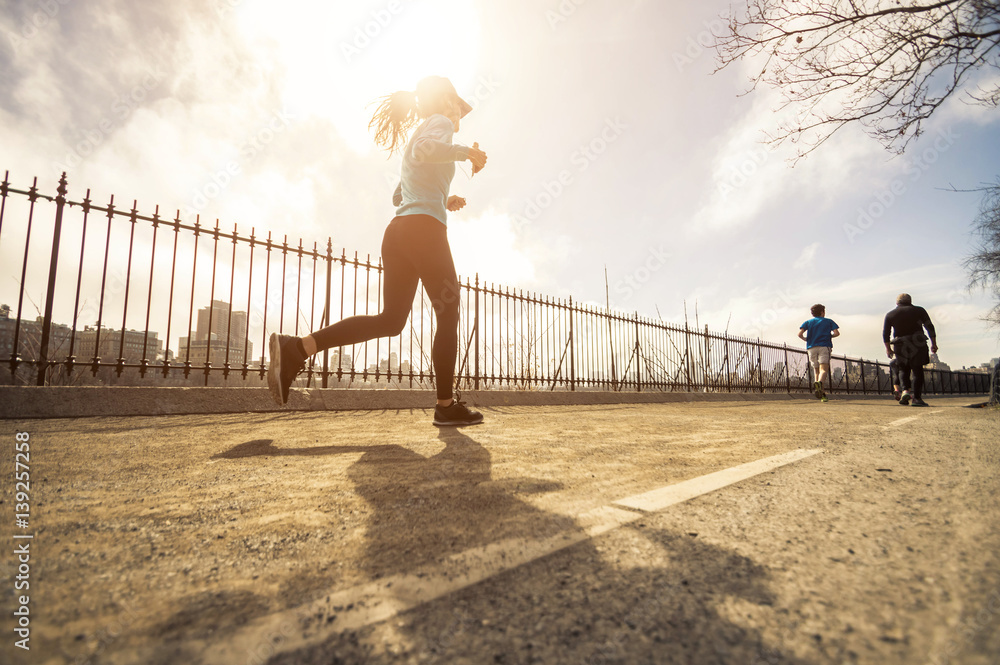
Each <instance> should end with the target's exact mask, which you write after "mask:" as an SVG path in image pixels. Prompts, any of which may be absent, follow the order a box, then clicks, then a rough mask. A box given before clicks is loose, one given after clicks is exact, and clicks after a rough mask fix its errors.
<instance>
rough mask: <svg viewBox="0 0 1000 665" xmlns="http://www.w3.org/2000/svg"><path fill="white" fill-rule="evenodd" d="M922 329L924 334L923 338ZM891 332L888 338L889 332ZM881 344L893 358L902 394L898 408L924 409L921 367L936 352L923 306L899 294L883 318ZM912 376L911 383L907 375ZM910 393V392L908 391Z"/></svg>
mask: <svg viewBox="0 0 1000 665" xmlns="http://www.w3.org/2000/svg"><path fill="white" fill-rule="evenodd" d="M924 329H926V330H927V334H926V335H924ZM890 331H891V332H892V337H890V335H889V333H890ZM927 338H930V341H931V345H930V350H929V351H928V348H927ZM882 341H883V342H885V352H886V354H887V355H888V356H889V357H890V358H892V357H893V355H895V356H896V363H897V365H898V367H899V380H900V383H901V384H902V388H903V394H902V395H901V396H900V398H899V403H900V404H902V405H904V406H905V405H907V404H910V401H911V399H912V403H913V406H927V403H926V402H925V401H924V400H923V399H921V393H922V392H923V389H924V365H926V364H927V363H929V362H930V361H931V358H930V354H931V353H937V350H938V347H937V342H936V334H935V332H934V324H933V323H931V317H930V315H928V314H927V310H925V309H924V308H923V307H917V306H916V305H914V304H913V301H912V299H911V298H910V294H908V293H900V294H899V296H897V298H896V309H894V310H892V311H891V312H889V313H888V314H886V315H885V323H883V324H882ZM911 372H912V373H913V381H912V384H911V382H910V373H911ZM911 385H912V388H913V392H912V393H911V392H910V388H911Z"/></svg>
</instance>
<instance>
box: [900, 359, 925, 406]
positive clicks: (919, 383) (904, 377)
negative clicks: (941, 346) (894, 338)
mask: <svg viewBox="0 0 1000 665" xmlns="http://www.w3.org/2000/svg"><path fill="white" fill-rule="evenodd" d="M896 358H897V360H898V365H897V367H898V372H899V385H900V387H901V388H902V389H903V390H910V391H911V392H912V393H913V397H914V398H915V399H920V397H921V396H922V395H923V393H924V366H923V365H922V364H920V360H919V359H917V358H902V357H900V356H896ZM910 372H913V382H912V383H911V382H910ZM911 388H912V390H911Z"/></svg>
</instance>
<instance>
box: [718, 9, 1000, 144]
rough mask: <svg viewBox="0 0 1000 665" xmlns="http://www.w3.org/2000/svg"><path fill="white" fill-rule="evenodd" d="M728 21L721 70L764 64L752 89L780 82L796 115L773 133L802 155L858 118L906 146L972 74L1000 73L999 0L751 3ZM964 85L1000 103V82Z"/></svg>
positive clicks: (975, 98)
mask: <svg viewBox="0 0 1000 665" xmlns="http://www.w3.org/2000/svg"><path fill="white" fill-rule="evenodd" d="M728 26H729V27H728V31H727V33H726V34H724V35H716V40H717V41H716V52H717V55H718V59H719V66H718V68H717V69H716V71H720V70H722V69H725V68H726V67H728V66H730V65H732V64H733V63H735V62H741V61H749V62H752V63H754V64H756V63H757V62H758V61H760V65H759V67H760V68H759V70H756V69H755V71H756V72H757V73H756V74H753V75H751V77H750V87H749V90H748V91H747V92H750V91H752V90H755V89H757V88H758V87H759V86H761V85H766V86H770V87H773V88H776V89H778V90H779V91H780V92H781V94H782V98H783V101H782V103H781V104H780V105H779V108H778V110H791V111H795V112H796V113H795V116H794V117H793V118H792V119H791V120H789V121H785V122H783V123H782V124H780V125H779V127H778V128H777V130H776V131H775V132H774V133H771V134H769V135H768V141H769V142H770V143H771V144H774V145H777V144H781V143H783V142H785V141H789V142H791V143H795V144H797V145H798V146H799V148H798V151H797V158H796V159H798V158H801V157H802V156H804V155H806V154H808V153H810V152H812V151H813V150H815V149H816V148H817V147H819V146H820V145H822V144H823V143H824V142H825V141H826V140H828V139H829V138H830V137H831V136H833V134H835V133H836V132H837V131H838V130H840V129H841V128H842V127H844V126H845V125H848V124H850V123H853V122H859V123H861V124H862V125H863V126H864V127H865V128H866V131H867V132H868V133H869V134H870V135H872V136H873V137H875V138H876V139H878V140H879V141H880V142H881V143H882V144H883V145H884V146H885V147H886V149H888V150H890V151H893V152H896V153H902V152H903V151H904V150H905V149H906V147H907V146H908V145H909V143H910V141H912V140H913V139H915V138H917V137H918V136H920V134H921V132H922V127H923V123H924V121H925V120H927V119H928V118H929V117H930V116H931V115H932V114H933V113H934V112H935V111H936V110H937V109H938V108H939V107H940V106H941V104H943V103H944V102H945V100H947V99H948V98H949V97H951V96H952V95H953V94H954V93H955V92H959V91H962V90H963V89H964V87H965V84H966V82H967V79H969V78H970V77H971V76H972V75H973V74H975V73H976V72H978V71H979V70H982V69H988V68H993V69H998V70H1000V1H998V0H942V1H940V2H933V3H926V4H920V3H918V2H916V1H915V0H909V1H907V0H800V1H798V2H783V1H782V0H748V4H747V6H746V11H745V12H744V13H742V14H739V15H737V14H733V15H732V16H730V17H729V20H728ZM966 92H967V98H968V100H969V101H971V102H973V103H978V104H983V105H986V106H991V107H994V108H995V107H997V106H998V105H1000V86H998V87H997V88H995V89H990V90H982V89H981V88H980V89H978V90H977V91H976V92H975V93H973V92H971V91H966Z"/></svg>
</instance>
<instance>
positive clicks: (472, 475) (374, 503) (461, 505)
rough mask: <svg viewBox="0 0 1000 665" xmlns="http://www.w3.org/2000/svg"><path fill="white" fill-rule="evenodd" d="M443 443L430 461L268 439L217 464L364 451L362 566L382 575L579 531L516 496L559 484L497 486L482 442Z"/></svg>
mask: <svg viewBox="0 0 1000 665" xmlns="http://www.w3.org/2000/svg"><path fill="white" fill-rule="evenodd" d="M438 438H439V439H440V440H441V441H443V442H444V444H445V447H444V450H442V451H441V452H439V453H437V454H436V455H432V456H430V457H424V456H423V455H420V454H418V453H416V452H414V451H412V450H410V449H408V448H405V447H403V446H399V445H365V446H340V445H338V446H314V447H313V446H310V447H305V448H280V447H277V446H275V445H274V441H273V440H271V439H257V440H254V441H247V442H245V443H241V444H239V445H237V446H234V447H233V448H230V449H229V450H227V451H225V452H221V453H218V454H216V455H213V456H212V459H241V458H245V457H280V456H315V455H338V454H345V453H359V452H360V453H363V454H362V455H361V457H360V458H359V459H358V461H356V462H355V463H354V464H352V465H351V466H350V467H349V468H348V470H347V476H348V478H350V480H351V481H352V482H353V483H354V485H355V491H356V492H357V493H358V495H359V496H361V497H362V498H364V499H365V500H366V501H367V502H368V503H369V504H370V505H371V507H372V515H371V517H370V518H369V520H368V524H367V532H366V551H365V556H364V557H363V560H362V565H363V567H364V568H365V569H366V570H370V571H371V572H372V573H375V574H378V575H391V574H394V573H398V572H405V571H409V570H412V569H413V568H415V567H418V566H420V565H424V564H427V563H428V562H432V561H436V560H440V559H441V558H444V557H446V556H448V555H451V554H456V553H458V552H461V551H464V550H466V549H470V548H473V547H480V546H483V545H487V544H489V543H493V542H496V541H498V540H502V539H505V538H515V537H519V538H523V537H526V536H529V537H531V538H545V537H548V536H551V535H554V534H556V533H559V532H561V531H566V530H572V529H575V528H576V527H575V522H574V520H572V519H571V518H569V517H565V516H561V515H554V514H552V513H547V512H545V511H543V510H540V509H538V508H536V507H535V506H533V505H531V504H530V503H527V502H526V501H523V500H522V499H521V498H519V497H518V495H524V494H529V493H542V492H549V491H554V490H557V489H560V488H561V487H562V485H561V483H558V482H553V481H550V480H546V479H537V478H516V479H509V480H505V481H502V482H494V481H493V479H492V477H491V460H490V454H489V451H487V450H486V449H485V448H484V447H483V446H482V445H480V444H479V443H478V442H477V441H475V440H474V439H472V438H470V437H469V436H468V435H466V434H465V433H463V432H461V431H459V430H456V429H441V430H439V431H438Z"/></svg>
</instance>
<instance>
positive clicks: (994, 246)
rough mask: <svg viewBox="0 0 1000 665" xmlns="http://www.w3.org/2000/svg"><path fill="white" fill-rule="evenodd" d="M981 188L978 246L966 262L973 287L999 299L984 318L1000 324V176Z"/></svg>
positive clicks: (994, 323)
mask: <svg viewBox="0 0 1000 665" xmlns="http://www.w3.org/2000/svg"><path fill="white" fill-rule="evenodd" d="M977 191H981V192H983V198H982V201H981V202H980V204H979V214H978V215H977V216H976V219H975V221H974V222H973V232H974V233H975V235H976V236H977V238H976V240H977V242H976V249H975V252H974V253H973V254H971V255H969V256H968V257H967V258H966V259H965V262H964V265H965V269H966V270H967V271H968V273H969V287H970V288H974V289H976V288H978V289H983V290H985V291H989V292H991V293H992V294H993V296H994V298H995V299H996V301H997V304H996V305H994V306H993V309H991V310H990V311H989V313H988V314H987V315H986V316H984V317H983V319H984V320H986V321H989V322H990V323H991V324H993V325H995V326H1000V178H997V181H996V182H995V183H994V184H992V185H988V186H986V187H983V188H981V189H979V190H977Z"/></svg>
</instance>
